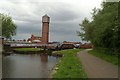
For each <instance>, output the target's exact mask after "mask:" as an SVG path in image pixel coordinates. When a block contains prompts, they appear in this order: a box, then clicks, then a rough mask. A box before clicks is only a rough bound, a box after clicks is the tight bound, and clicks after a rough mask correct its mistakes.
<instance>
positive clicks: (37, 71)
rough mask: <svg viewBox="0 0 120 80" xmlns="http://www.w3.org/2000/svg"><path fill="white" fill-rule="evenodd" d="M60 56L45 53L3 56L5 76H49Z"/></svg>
mask: <svg viewBox="0 0 120 80" xmlns="http://www.w3.org/2000/svg"><path fill="white" fill-rule="evenodd" d="M58 59H59V58H58V57H53V56H49V55H47V54H45V53H43V54H11V55H10V56H4V57H3V61H2V62H3V63H2V64H3V65H2V68H3V69H2V76H3V78H48V77H49V74H50V71H51V70H52V68H53V67H54V65H55V64H56V63H57V62H58Z"/></svg>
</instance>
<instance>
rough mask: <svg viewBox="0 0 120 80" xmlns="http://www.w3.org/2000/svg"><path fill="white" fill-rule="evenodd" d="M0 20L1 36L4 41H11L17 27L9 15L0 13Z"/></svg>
mask: <svg viewBox="0 0 120 80" xmlns="http://www.w3.org/2000/svg"><path fill="white" fill-rule="evenodd" d="M0 18H1V21H2V26H0V29H1V30H2V36H3V37H5V38H6V39H11V37H12V36H13V35H15V34H16V28H17V26H16V25H15V23H14V22H13V20H12V18H11V17H10V16H9V15H5V14H1V13H0Z"/></svg>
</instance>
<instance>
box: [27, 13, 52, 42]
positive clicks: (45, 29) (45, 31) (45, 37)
mask: <svg viewBox="0 0 120 80" xmlns="http://www.w3.org/2000/svg"><path fill="white" fill-rule="evenodd" d="M49 22H50V17H49V16H47V15H44V16H43V17H42V37H39V36H35V35H33V34H32V35H31V38H28V40H27V41H28V42H32V43H42V44H48V43H49Z"/></svg>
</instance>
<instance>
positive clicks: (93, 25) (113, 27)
mask: <svg viewBox="0 0 120 80" xmlns="http://www.w3.org/2000/svg"><path fill="white" fill-rule="evenodd" d="M118 9H119V3H118V2H103V3H102V4H101V8H94V9H93V10H92V13H91V15H92V20H91V21H90V20H88V19H87V18H84V20H83V21H82V23H80V27H81V30H82V31H79V32H78V35H79V36H80V37H81V38H82V40H86V41H90V42H91V43H92V44H93V46H94V48H96V49H104V50H106V51H110V52H114V53H118V52H120V26H119V24H120V20H119V19H120V17H119V13H118Z"/></svg>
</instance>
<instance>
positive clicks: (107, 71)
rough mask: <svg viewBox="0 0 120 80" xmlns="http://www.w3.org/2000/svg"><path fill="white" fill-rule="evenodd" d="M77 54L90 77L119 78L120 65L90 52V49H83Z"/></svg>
mask: <svg viewBox="0 0 120 80" xmlns="http://www.w3.org/2000/svg"><path fill="white" fill-rule="evenodd" d="M77 55H78V57H79V58H80V61H81V63H82V65H83V67H84V69H85V72H86V73H87V76H88V78H118V66H116V65H113V64H111V63H109V62H106V61H104V60H102V59H100V58H97V57H95V56H93V55H91V54H89V53H88V50H83V51H81V52H79V53H78V54H77Z"/></svg>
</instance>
